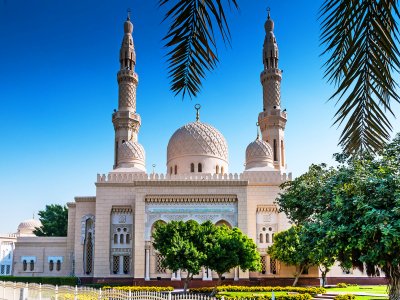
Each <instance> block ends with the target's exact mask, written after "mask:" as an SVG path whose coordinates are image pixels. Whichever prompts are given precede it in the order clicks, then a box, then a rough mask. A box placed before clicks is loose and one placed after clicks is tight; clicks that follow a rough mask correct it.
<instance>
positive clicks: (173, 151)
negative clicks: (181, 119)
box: [167, 121, 228, 174]
mask: <svg viewBox="0 0 400 300" xmlns="http://www.w3.org/2000/svg"><path fill="white" fill-rule="evenodd" d="M210 159H211V160H210ZM192 164H193V165H194V166H195V167H194V168H193V166H192ZM199 164H202V166H201V167H200V168H199ZM167 165H168V167H169V171H170V172H169V173H173V174H179V173H197V172H202V173H221V168H222V173H224V172H227V165H228V145H227V143H226V140H225V138H224V136H223V135H222V134H221V133H220V132H219V131H218V130H217V129H215V128H214V127H213V126H211V125H209V124H205V123H202V122H200V121H196V122H192V123H188V124H186V125H184V126H182V127H181V128H179V129H178V130H177V131H175V133H174V134H173V135H172V137H171V139H170V140H169V143H168V148H167ZM175 166H176V168H177V169H178V171H175ZM171 167H172V169H171ZM193 169H194V170H193Z"/></svg>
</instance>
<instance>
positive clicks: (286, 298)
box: [216, 294, 347, 300]
mask: <svg viewBox="0 0 400 300" xmlns="http://www.w3.org/2000/svg"><path fill="white" fill-rule="evenodd" d="M216 297H217V299H221V298H222V297H224V299H225V300H246V299H251V300H271V299H272V296H271V295H263V296H252V297H251V298H248V297H230V296H225V295H217V296H216ZM275 299H276V300H311V299H312V296H311V295H310V294H297V295H276V296H275ZM343 300H344V299H343ZM346 300H347V299H346Z"/></svg>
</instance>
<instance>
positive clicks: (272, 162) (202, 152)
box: [0, 13, 364, 284]
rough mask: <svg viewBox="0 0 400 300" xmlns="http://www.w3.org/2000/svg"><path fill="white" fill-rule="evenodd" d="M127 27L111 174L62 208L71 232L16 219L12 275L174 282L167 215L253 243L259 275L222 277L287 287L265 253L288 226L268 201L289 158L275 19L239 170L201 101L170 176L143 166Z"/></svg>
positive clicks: (286, 269) (171, 147)
mask: <svg viewBox="0 0 400 300" xmlns="http://www.w3.org/2000/svg"><path fill="white" fill-rule="evenodd" d="M123 27H124V36H123V40H122V45H121V49H120V55H119V62H120V69H119V71H118V73H117V80H118V87H119V97H118V110H115V111H114V113H113V114H112V123H113V125H114V130H115V140H114V165H113V170H112V171H110V172H109V173H108V174H100V175H97V181H96V182H95V185H96V195H95V196H92V197H75V199H74V202H70V203H68V204H67V205H68V235H67V237H36V236H34V235H32V231H33V230H34V228H35V227H37V226H38V223H37V222H36V223H35V222H33V221H32V220H30V221H27V222H25V223H23V224H22V223H21V225H20V227H21V228H20V230H24V231H25V234H20V235H16V236H15V237H13V239H15V240H13V241H14V242H12V246H10V247H11V248H10V249H11V250H10V251H12V253H13V255H12V259H11V256H10V257H9V260H10V259H11V260H12V262H13V264H12V273H13V274H14V275H15V276H77V277H79V278H81V280H82V281H85V282H109V281H115V282H124V281H125V282H126V281H129V282H132V280H133V281H134V282H142V283H143V282H145V281H152V280H162V281H165V280H168V282H169V284H173V282H172V281H180V280H181V278H183V277H184V276H185V274H184V271H183V270H182V271H178V272H175V273H172V272H171V271H170V270H168V269H165V268H163V267H162V265H161V263H160V262H161V259H162V257H161V256H160V255H159V254H158V253H157V251H156V250H155V249H154V248H153V246H152V232H153V230H154V225H155V224H156V222H169V221H172V220H184V221H185V220H196V221H198V222H204V221H207V220H210V221H212V222H213V223H215V224H217V225H219V224H226V225H227V226H231V227H239V228H240V229H241V230H242V232H244V233H245V234H247V235H248V236H249V237H251V238H252V239H253V240H254V241H255V243H256V244H257V247H258V251H259V252H260V255H261V259H262V270H261V271H260V272H248V271H246V272H244V271H242V270H239V269H238V268H237V269H233V270H231V272H230V273H227V274H225V278H226V280H228V281H229V280H230V281H232V282H233V281H234V280H240V281H242V280H247V281H248V280H256V281H257V280H265V282H270V283H272V282H277V283H278V282H282V280H284V279H287V280H289V279H290V281H287V282H285V283H286V284H288V283H291V280H292V278H293V274H294V272H295V269H294V267H293V266H287V265H285V264H283V263H279V262H278V261H275V260H273V259H270V257H269V256H268V255H267V254H266V249H267V248H268V246H270V245H271V244H272V243H273V238H274V234H275V233H276V232H279V231H282V230H285V229H287V228H289V227H290V224H289V222H288V219H287V218H286V216H285V215H284V214H282V213H279V212H278V207H277V206H276V204H275V203H274V200H275V198H276V197H277V195H278V193H279V191H280V189H279V185H280V184H281V183H283V182H285V181H287V180H291V173H288V172H287V168H286V158H285V126H286V121H287V113H286V110H284V109H282V106H281V97H280V85H281V80H282V71H281V70H280V69H279V66H278V62H279V52H278V45H277V42H276V38H275V35H274V22H273V20H272V19H271V18H270V15H269V13H268V18H267V20H266V22H265V32H266V33H265V40H264V45H263V49H262V61H263V67H262V72H261V76H260V79H261V85H262V89H263V101H262V102H261V101H260V110H261V112H260V113H259V114H258V126H259V130H260V132H261V135H260V136H257V138H256V139H253V140H252V141H251V140H249V142H250V143H249V145H248V146H247V149H246V153H245V154H244V155H245V157H246V164H245V168H244V170H243V172H242V173H241V174H232V173H229V155H228V143H227V141H226V140H225V138H224V136H223V135H222V134H221V133H220V132H219V131H218V130H217V129H216V128H214V127H213V126H212V125H210V124H207V123H203V122H202V121H201V120H200V113H199V109H200V107H199V106H196V109H197V114H196V118H195V120H194V121H193V122H190V123H188V124H185V125H183V126H182V127H180V128H179V129H177V130H176V131H175V133H174V134H173V135H172V137H171V138H170V140H169V143H168V147H167V168H166V174H154V173H150V172H149V173H148V172H147V171H146V162H145V159H146V156H145V149H144V147H143V146H142V145H141V144H140V143H139V129H140V126H141V123H142V120H141V117H140V115H139V113H138V112H137V111H136V88H137V85H138V82H139V80H138V75H137V74H136V72H135V65H136V54H135V48H134V43H133V38H132V32H133V25H132V23H131V21H130V18H129V16H128V18H127V20H126V21H125V23H124V26H123ZM139 101H140V100H139ZM261 105H262V106H261ZM143 121H144V122H146V120H143ZM148 121H149V122H150V121H151V120H148ZM249 122H250V121H249ZM0 242H1V241H0ZM14 247H15V249H14ZM328 276H331V277H332V278H337V277H343V276H345V277H346V276H347V277H349V278H350V277H354V278H361V277H362V276H364V275H362V274H361V273H357V271H354V274H353V272H351V273H350V272H348V273H347V274H346V273H343V271H342V270H341V269H340V268H336V269H335V268H334V270H332V271H331V273H330V274H329V275H328ZM216 277H217V276H216V274H214V272H213V271H212V270H207V269H204V268H203V270H202V272H201V273H200V274H198V275H197V276H195V280H198V281H202V282H203V281H211V280H212V279H213V278H216ZM318 277H319V270H318V268H317V267H313V268H310V269H309V270H306V272H304V274H303V275H302V277H301V279H300V284H301V283H302V282H303V283H308V284H318V283H319V279H318ZM268 280H270V281H268ZM272 280H275V281H272ZM277 280H278V281H277ZM279 280H281V281H279ZM341 281H342V282H343V281H344V280H343V279H342V280H341ZM171 282H172V283H171ZM176 284H178V283H176Z"/></svg>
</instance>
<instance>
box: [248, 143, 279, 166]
mask: <svg viewBox="0 0 400 300" xmlns="http://www.w3.org/2000/svg"><path fill="white" fill-rule="evenodd" d="M272 155H273V153H272V148H271V146H270V144H269V143H267V142H265V141H263V140H261V139H259V138H257V139H256V140H255V141H254V142H251V143H250V144H249V145H248V146H247V148H246V170H248V169H250V168H255V167H265V166H273V161H272Z"/></svg>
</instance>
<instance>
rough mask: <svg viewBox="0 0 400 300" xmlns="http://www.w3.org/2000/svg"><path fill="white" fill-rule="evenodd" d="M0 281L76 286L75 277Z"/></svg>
mask: <svg viewBox="0 0 400 300" xmlns="http://www.w3.org/2000/svg"><path fill="white" fill-rule="evenodd" d="M0 281H12V282H25V283H41V284H52V285H71V286H75V285H77V284H78V278H77V277H31V276H0Z"/></svg>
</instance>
